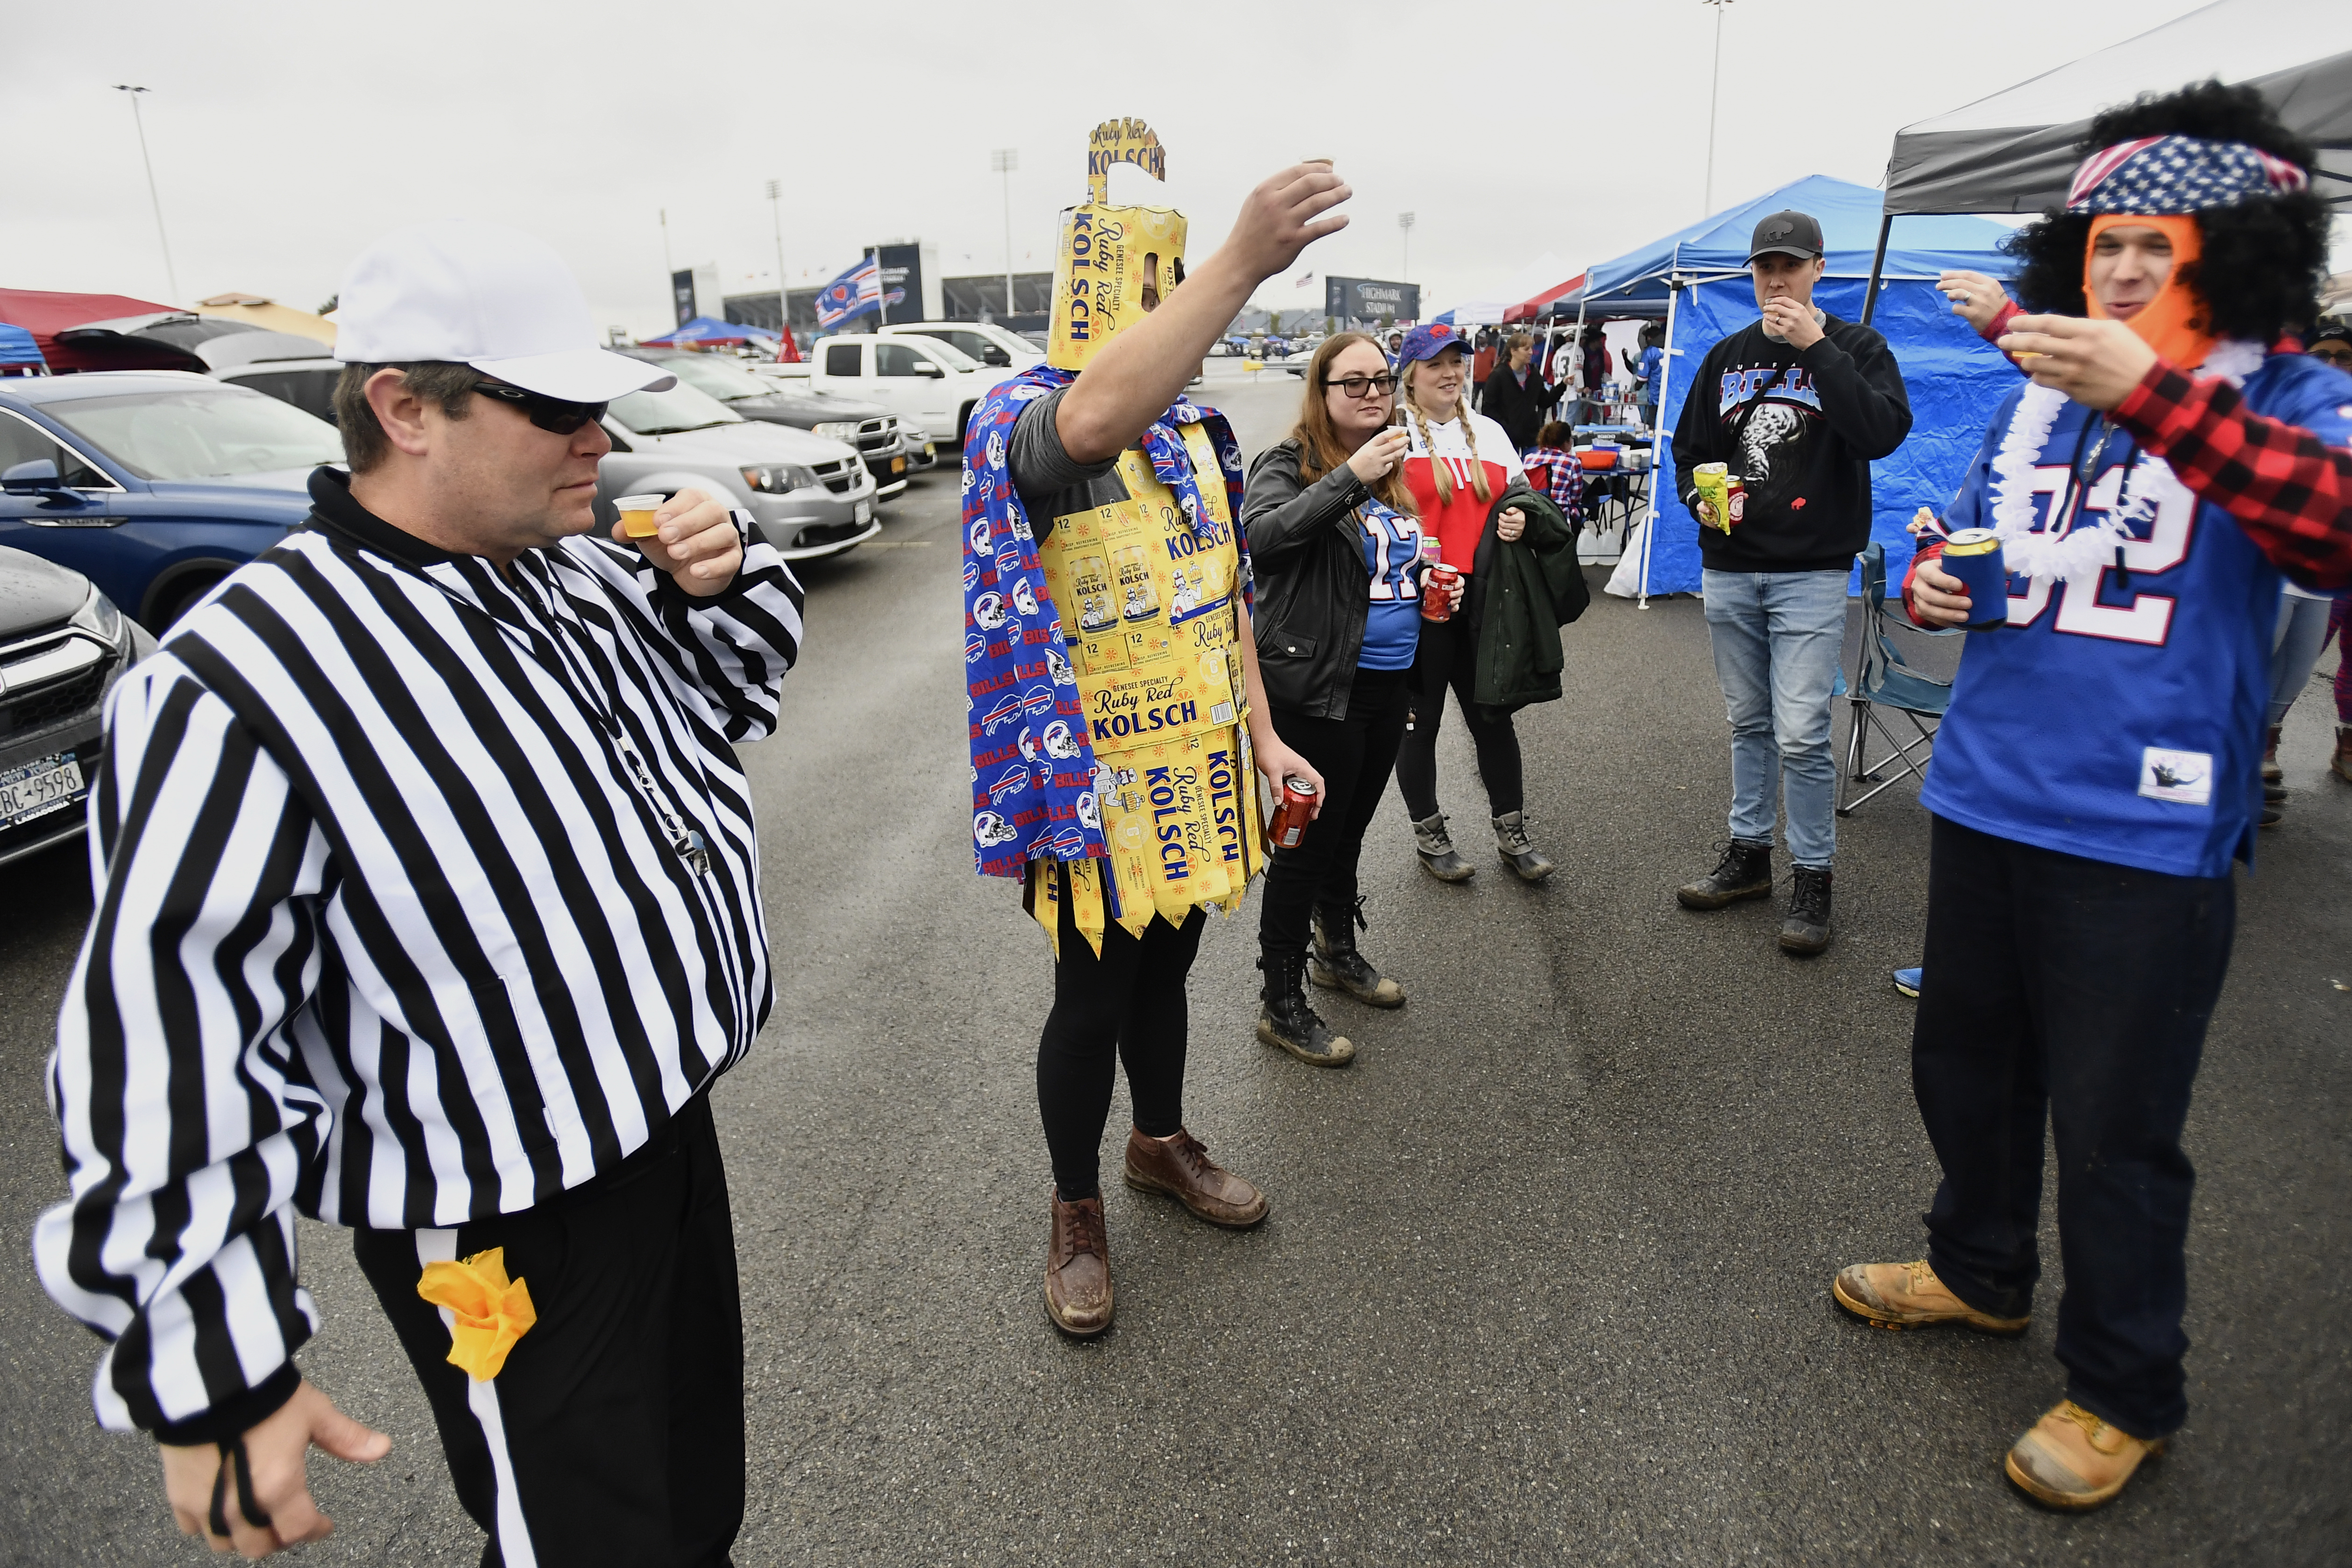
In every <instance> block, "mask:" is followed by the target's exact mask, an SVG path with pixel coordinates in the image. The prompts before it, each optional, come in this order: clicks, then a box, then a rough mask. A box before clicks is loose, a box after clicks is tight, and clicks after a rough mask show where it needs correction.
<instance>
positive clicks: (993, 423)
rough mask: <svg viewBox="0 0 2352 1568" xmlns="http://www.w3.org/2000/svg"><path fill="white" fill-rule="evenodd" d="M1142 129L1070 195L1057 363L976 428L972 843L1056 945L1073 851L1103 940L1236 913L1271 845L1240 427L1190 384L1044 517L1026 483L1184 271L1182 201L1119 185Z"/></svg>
mask: <svg viewBox="0 0 2352 1568" xmlns="http://www.w3.org/2000/svg"><path fill="white" fill-rule="evenodd" d="M1135 130H1139V127H1134V126H1133V125H1132V122H1120V121H1112V122H1109V124H1108V125H1106V126H1105V127H1103V128H1102V129H1101V130H1098V131H1097V133H1096V146H1095V148H1094V150H1093V151H1092V152H1091V153H1090V156H1089V174H1090V176H1091V178H1092V181H1093V186H1094V192H1093V194H1094V195H1095V197H1096V199H1095V200H1094V201H1091V202H1089V203H1087V204H1086V205H1081V206H1076V207H1073V208H1070V209H1068V210H1066V212H1065V213H1064V214H1063V221H1062V233H1061V243H1060V247H1059V250H1058V253H1057V256H1056V261H1055V314H1054V328H1053V333H1052V337H1051V340H1050V344H1049V350H1048V359H1047V363H1045V364H1044V365H1041V366H1038V367H1036V368H1034V369H1033V370H1030V371H1027V372H1024V374H1020V375H1017V376H1014V377H1013V378H1012V379H1011V380H1009V381H1007V382H1005V383H1003V384H1001V385H999V386H998V387H997V388H996V389H995V390H994V391H992V393H990V395H988V397H987V399H986V400H985V401H983V402H982V405H980V407H979V408H978V409H976V410H975V411H974V412H973V415H972V418H971V426H970V427H969V429H968V430H967V432H966V435H965V439H964V475H963V521H964V563H963V584H964V598H965V624H966V634H965V644H964V658H965V664H966V673H967V678H968V680H969V686H970V697H971V703H970V706H971V764H972V773H971V782H972V840H973V848H974V859H975V862H976V865H977V867H978V869H979V871H980V873H981V874H982V876H1000V877H1023V878H1026V879H1028V895H1027V896H1028V903H1029V908H1030V911H1031V912H1032V913H1033V914H1034V916H1035V917H1036V919H1037V921H1038V923H1039V924H1040V925H1042V926H1044V927H1045V931H1046V934H1047V936H1048V938H1049V940H1055V943H1056V954H1057V956H1058V938H1057V936H1056V932H1057V931H1058V928H1059V919H1060V900H1061V899H1062V898H1063V896H1064V886H1065V882H1064V877H1063V876H1062V875H1058V874H1057V872H1066V887H1067V896H1068V897H1069V899H1070V900H1072V905H1073V909H1072V913H1073V916H1074V921H1075V925H1076V929H1077V930H1078V931H1080V932H1081V933H1082V934H1084V935H1085V936H1086V937H1087V940H1088V942H1089V944H1090V945H1091V946H1093V947H1094V948H1095V949H1096V951H1097V952H1099V951H1100V950H1101V942H1102V933H1103V931H1104V930H1105V928H1106V925H1107V923H1109V922H1116V923H1117V924H1118V925H1119V926H1121V927H1122V928H1123V929H1125V930H1126V931H1128V932H1129V934H1131V935H1138V936H1139V935H1141V934H1142V932H1143V930H1144V928H1145V927H1146V926H1148V925H1149V924H1150V922H1151V920H1152V918H1153V916H1154V915H1155V914H1156V915H1160V916H1162V917H1164V918H1165V919H1166V920H1167V921H1169V923H1170V924H1171V925H1181V923H1182V922H1183V921H1184V920H1185V918H1186V917H1187V916H1188V915H1189V914H1190V913H1191V911H1192V909H1193V908H1195V907H1196V906H1204V905H1205V906H1211V907H1214V908H1216V909H1219V910H1224V911H1226V912H1228V913H1230V912H1231V911H1232V910H1234V909H1235V908H1237V907H1238V906H1239V904H1240V901H1241V900H1242V897H1243V894H1244V891H1245V890H1246V889H1247V887H1248V884H1249V880H1250V879H1251V878H1252V877H1253V876H1255V874H1256V873H1257V871H1258V870H1259V869H1260V868H1262V866H1263V864H1264V860H1265V846H1264V842H1263V837H1262V836H1263V826H1262V824H1261V823H1260V822H1259V820H1258V814H1257V810H1256V805H1255V775H1254V773H1253V771H1252V765H1251V759H1250V750H1249V734H1248V728H1247V719H1248V710H1247V703H1246V699H1245V696H1244V692H1245V687H1244V675H1243V663H1242V652H1241V647H1240V616H1239V609H1238V606H1240V605H1246V604H1247V603H1248V602H1249V560H1248V545H1247V542H1246V541H1245V540H1244V537H1243V536H1242V533H1241V531H1240V530H1239V529H1238V528H1237V527H1235V520H1236V519H1237V518H1238V517H1239V515H1240V512H1241V498H1242V474H1243V468H1242V460H1241V448H1240V447H1239V445H1238V444H1237V443H1236V442H1235V441H1234V436H1233V431H1232V428H1231V427H1230V426H1228V425H1227V424H1226V422H1225V420H1224V419H1223V416H1220V415H1217V414H1215V413H1214V412H1213V411H1210V410H1206V409H1202V408H1199V407H1196V406H1194V405H1192V404H1191V403H1190V402H1188V401H1187V400H1185V399H1183V398H1181V397H1180V398H1179V399H1178V400H1177V401H1176V403H1175V405H1173V406H1172V407H1171V408H1170V409H1169V410H1168V411H1167V413H1166V414H1164V415H1163V416H1161V417H1160V419H1159V420H1157V421H1155V422H1154V423H1153V424H1152V426H1150V429H1149V430H1147V431H1146V432H1145V434H1144V436H1143V438H1142V441H1141V444H1140V447H1139V449H1129V450H1128V451H1126V452H1123V453H1121V454H1120V455H1119V456H1118V458H1116V459H1115V460H1114V461H1113V462H1112V463H1110V464H1109V465H1107V466H1102V467H1106V468H1107V469H1108V471H1094V470H1079V469H1076V468H1073V471H1072V472H1071V473H1070V474H1069V475H1068V477H1069V478H1071V479H1076V480H1078V481H1079V482H1077V483H1075V484H1072V485H1070V486H1068V487H1066V488H1065V489H1060V490H1059V491H1058V492H1057V493H1056V495H1055V498H1054V500H1053V501H1052V503H1051V514H1050V515H1048V516H1047V517H1045V518H1044V519H1042V520H1038V519H1033V518H1032V517H1031V516H1030V515H1029V509H1028V505H1027V503H1024V500H1023V499H1022V497H1021V494H1020V491H1019V489H1017V488H1016V487H1015V485H1014V483H1013V466H1014V458H1015V451H1016V447H1022V448H1024V449H1030V450H1040V451H1044V452H1045V453H1047V454H1048V457H1049V460H1050V459H1051V458H1058V459H1060V460H1061V462H1062V463H1063V464H1065V465H1066V463H1067V459H1066V455H1065V454H1063V453H1062V452H1061V448H1060V442H1059V438H1058V437H1057V436H1055V435H1054V434H1053V433H1052V432H1053V425H1052V421H1053V420H1054V417H1055V405H1056V404H1057V403H1058V401H1059V397H1060V394H1061V392H1062V390H1063V389H1064V388H1066V387H1067V386H1068V385H1069V384H1071V383H1072V382H1073V381H1074V380H1075V379H1076V372H1077V371H1078V370H1079V369H1081V368H1082V367H1083V366H1084V365H1085V364H1086V363H1087V362H1088V361H1089V360H1090V359H1091V358H1092V357H1093V353H1094V351H1095V349H1096V347H1097V346H1098V345H1099V344H1100V342H1102V341H1103V340H1104V339H1105V338H1107V337H1108V336H1109V335H1111V333H1112V332H1113V331H1116V330H1117V329H1118V326H1119V325H1120V324H1122V322H1125V321H1136V320H1139V319H1140V317H1141V315H1142V313H1143V310H1144V305H1143V303H1142V299H1141V296H1142V292H1143V289H1144V288H1145V286H1146V285H1147V284H1149V285H1150V286H1151V287H1153V288H1155V289H1158V290H1159V291H1160V292H1161V293H1165V292H1167V291H1169V290H1171V289H1174V288H1175V287H1176V285H1177V283H1179V282H1181V280H1182V278H1183V267H1182V259H1181V257H1182V250H1183V245H1184V239H1185V224H1184V220H1183V218H1182V217H1181V216H1180V215H1178V214H1176V213H1173V212H1169V211H1166V210H1164V209H1157V208H1145V207H1115V206H1111V205H1108V203H1107V202H1106V201H1104V200H1103V199H1102V195H1103V189H1104V186H1103V174H1104V172H1105V170H1106V169H1107V167H1108V163H1111V162H1115V161H1118V160H1119V159H1122V158H1125V159H1129V161H1133V162H1137V163H1143V164H1145V166H1146V168H1147V172H1154V171H1153V168H1152V163H1151V160H1153V159H1156V158H1157V157H1158V156H1159V155H1160V154H1159V148H1158V144H1157V142H1156V139H1152V140H1150V142H1148V143H1145V142H1143V139H1142V138H1140V137H1138V136H1135V135H1134V134H1132V132H1133V131H1135ZM1145 135H1146V136H1148V132H1147V133H1145ZM1107 138H1108V141H1109V142H1110V145H1108V146H1106V145H1105V142H1106V140H1107ZM1039 421H1042V422H1043V423H1042V424H1036V423H1033V422H1039ZM1204 477H1207V478H1208V479H1210V480H1211V482H1205V483H1204V482H1203V479H1204ZM1218 481H1221V482H1218ZM1065 509H1066V510H1065ZM1041 521H1042V527H1041V526H1040V523H1041Z"/></svg>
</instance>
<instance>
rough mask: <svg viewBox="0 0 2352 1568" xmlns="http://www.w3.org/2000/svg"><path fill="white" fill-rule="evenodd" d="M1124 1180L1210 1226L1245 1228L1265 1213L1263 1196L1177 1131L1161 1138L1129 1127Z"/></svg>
mask: <svg viewBox="0 0 2352 1568" xmlns="http://www.w3.org/2000/svg"><path fill="white" fill-rule="evenodd" d="M1127 1184H1128V1185H1129V1186H1130V1187H1138V1188H1140V1189H1141V1190H1143V1191H1144V1192H1147V1193H1165V1194H1168V1195H1169V1196H1170V1197H1171V1198H1174V1199H1175V1200H1176V1201H1177V1202H1178V1203H1180V1204H1182V1205H1184V1206H1185V1207H1186V1208H1188V1209H1191V1210H1192V1212H1193V1213H1194V1214H1196V1215H1200V1216H1201V1217H1202V1219H1204V1220H1207V1221H1208V1222H1209V1223H1210V1224H1211V1225H1229V1226H1234V1228H1235V1229H1245V1228H1247V1227H1248V1226H1254V1225H1255V1224H1256V1223H1257V1222H1258V1221H1260V1220H1262V1219H1264V1218H1265V1194H1264V1193H1261V1192H1259V1191H1258V1190H1257V1189H1256V1188H1255V1187H1253V1186H1251V1185H1250V1184H1248V1183H1247V1182H1244V1181H1243V1180H1242V1179H1241V1178H1240V1177H1239V1176H1236V1175H1234V1173H1232V1172H1231V1171H1228V1170H1226V1169H1225V1168H1224V1167H1223V1165H1220V1164H1218V1163H1216V1162H1215V1161H1214V1160H1212V1159H1210V1158H1209V1152H1208V1151H1207V1150H1206V1149H1204V1148H1202V1146H1201V1141H1200V1140H1199V1139H1198V1138H1195V1137H1193V1136H1192V1134H1191V1133H1190V1132H1185V1131H1178V1132H1177V1134H1176V1136H1175V1137H1173V1138H1166V1139H1161V1138H1153V1137H1151V1136H1150V1135H1149V1134H1147V1133H1145V1132H1144V1131H1142V1130H1141V1129H1136V1130H1134V1131H1129V1133H1128V1135H1127Z"/></svg>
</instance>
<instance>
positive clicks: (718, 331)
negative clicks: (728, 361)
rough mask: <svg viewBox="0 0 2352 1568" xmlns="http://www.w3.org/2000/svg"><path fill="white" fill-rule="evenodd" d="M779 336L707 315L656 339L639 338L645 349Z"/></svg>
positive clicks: (773, 339)
mask: <svg viewBox="0 0 2352 1568" xmlns="http://www.w3.org/2000/svg"><path fill="white" fill-rule="evenodd" d="M781 338H782V334H781V333H777V332H772V331H769V330H768V329H767V328H765V327H754V326H751V325H749V324H747V323H745V322H742V321H717V320H715V319H713V318H711V317H709V316H697V317H695V318H694V320H692V321H688V322H687V323H686V324H685V325H683V326H681V327H678V328H677V329H676V330H675V331H667V332H664V333H663V334H662V335H661V336H659V337H657V338H645V339H642V340H640V341H641V343H642V345H643V346H644V347H646V348H652V349H675V348H684V347H685V346H686V345H687V344H688V343H772V342H778V341H780V340H781Z"/></svg>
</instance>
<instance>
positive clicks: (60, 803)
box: [0, 752, 82, 827]
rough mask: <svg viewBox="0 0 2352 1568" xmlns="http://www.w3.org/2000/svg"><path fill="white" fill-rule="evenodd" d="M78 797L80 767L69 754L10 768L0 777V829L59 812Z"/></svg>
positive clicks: (43, 758) (61, 753)
mask: <svg viewBox="0 0 2352 1568" xmlns="http://www.w3.org/2000/svg"><path fill="white" fill-rule="evenodd" d="M81 795H82V787H81V763H79V762H77V761H76V760H75V759H74V756H73V753H72V752H58V754H57V755H55V756H52V757H41V758H39V759H37V760H36V761H33V762H29V763H26V764H24V765H23V766H22V767H16V768H11V769H9V770H8V771H7V772H6V773H0V827H14V826H16V824H18V823H20V822H30V821H31V820H32V819H33V818H34V817H37V816H43V815H44V814H46V813H48V812H52V811H58V810H61V809H63V808H64V807H66V806H68V805H72V804H73V803H74V802H75V801H77V800H79V799H80V798H81Z"/></svg>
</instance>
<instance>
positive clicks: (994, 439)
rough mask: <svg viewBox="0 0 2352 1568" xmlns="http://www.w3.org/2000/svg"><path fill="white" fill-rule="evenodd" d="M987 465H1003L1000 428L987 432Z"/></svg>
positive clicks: (1002, 439)
mask: <svg viewBox="0 0 2352 1568" xmlns="http://www.w3.org/2000/svg"><path fill="white" fill-rule="evenodd" d="M988 466H989V467H990V468H1003V467H1004V432H1003V431H1002V430H991V431H990V432H989V433H988Z"/></svg>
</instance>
